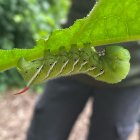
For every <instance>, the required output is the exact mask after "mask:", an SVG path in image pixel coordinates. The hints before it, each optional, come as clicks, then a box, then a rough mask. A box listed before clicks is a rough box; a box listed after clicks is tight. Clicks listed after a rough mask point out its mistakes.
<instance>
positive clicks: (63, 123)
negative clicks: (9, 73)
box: [27, 77, 140, 140]
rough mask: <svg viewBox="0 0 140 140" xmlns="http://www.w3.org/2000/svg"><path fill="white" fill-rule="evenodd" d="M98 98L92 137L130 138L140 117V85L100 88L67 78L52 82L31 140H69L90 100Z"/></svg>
mask: <svg viewBox="0 0 140 140" xmlns="http://www.w3.org/2000/svg"><path fill="white" fill-rule="evenodd" d="M89 98H94V104H93V115H92V117H91V120H90V121H91V123H90V124H91V126H90V130H89V136H88V138H87V139H88V140H127V138H128V136H129V134H130V132H131V131H132V130H133V127H134V124H135V122H136V121H137V119H138V112H139V107H140V87H131V88H105V89H99V88H96V87H93V86H89V85H85V84H83V83H81V82H78V81H77V80H75V79H74V78H73V77H64V78H59V79H55V80H51V81H49V82H48V84H47V86H46V90H45V92H44V94H42V95H41V97H40V98H39V100H38V102H37V104H36V106H35V110H34V114H33V118H32V122H31V125H30V127H29V130H28V135H27V140H67V138H68V136H69V133H70V131H71V128H72V126H73V125H74V123H75V121H76V119H77V117H78V115H79V114H80V113H81V111H82V110H83V108H84V106H85V104H86V102H87V100H88V99H89Z"/></svg>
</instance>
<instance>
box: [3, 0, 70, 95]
mask: <svg viewBox="0 0 140 140" xmlns="http://www.w3.org/2000/svg"><path fill="white" fill-rule="evenodd" d="M69 6H70V1H69V0H0V49H12V48H31V47H33V46H34V45H35V40H37V39H40V38H46V37H47V35H48V34H50V33H51V32H52V31H53V30H54V29H58V28H60V25H62V24H64V23H65V22H66V17H67V12H68V9H69ZM11 59H12V58H11ZM23 86H25V83H24V82H23V79H22V78H21V77H20V75H19V74H18V73H17V71H16V69H15V68H13V69H10V70H8V71H6V72H4V73H0V92H1V93H2V92H4V91H6V90H7V89H8V88H11V87H19V88H21V87H23ZM39 89H40V88H39V87H36V90H39ZM40 90H41V89H40Z"/></svg>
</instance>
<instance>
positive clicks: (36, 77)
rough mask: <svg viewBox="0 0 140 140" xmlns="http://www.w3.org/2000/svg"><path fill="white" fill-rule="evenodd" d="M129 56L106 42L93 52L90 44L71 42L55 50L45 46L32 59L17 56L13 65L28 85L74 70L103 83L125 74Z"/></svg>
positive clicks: (123, 76) (117, 78) (65, 74)
mask: <svg viewBox="0 0 140 140" xmlns="http://www.w3.org/2000/svg"><path fill="white" fill-rule="evenodd" d="M129 60H130V54H129V52H128V50H126V49H124V48H123V47H120V46H109V47H106V48H105V50H103V51H102V52H96V50H95V48H93V47H83V48H80V49H79V48H78V47H77V46H76V45H74V46H72V47H71V49H70V50H69V51H67V50H65V49H64V48H63V47H61V48H60V50H59V51H58V53H56V54H52V53H51V52H50V51H49V50H46V51H45V53H44V57H43V58H41V59H38V60H34V61H32V62H28V61H26V60H25V59H24V58H21V59H20V60H19V62H18V65H17V67H18V70H19V72H20V73H21V75H22V76H23V78H24V79H25V80H26V81H27V82H28V85H29V86H30V85H32V84H38V83H41V82H44V81H46V80H48V79H52V78H55V77H60V76H67V75H73V74H78V73H85V74H88V75H90V76H92V77H94V78H95V79H97V80H100V81H104V82H107V83H117V82H120V81H121V80H122V79H124V78H125V77H126V75H127V74H128V72H129V68H130V64H129Z"/></svg>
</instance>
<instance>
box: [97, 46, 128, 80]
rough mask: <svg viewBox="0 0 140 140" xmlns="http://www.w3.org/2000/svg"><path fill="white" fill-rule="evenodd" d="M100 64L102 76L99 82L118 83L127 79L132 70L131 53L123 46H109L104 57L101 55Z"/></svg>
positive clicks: (99, 77)
mask: <svg viewBox="0 0 140 140" xmlns="http://www.w3.org/2000/svg"><path fill="white" fill-rule="evenodd" d="M99 58H100V60H99V61H98V62H99V67H100V73H103V74H101V75H100V76H97V77H95V78H96V79H97V80H101V81H105V82H107V83H118V82H120V81H121V80H122V79H124V78H125V77H126V75H127V74H128V72H129V69H130V63H129V60H130V54H129V51H128V50H127V49H125V48H123V47H121V46H108V47H106V49H105V52H104V55H101V56H100V57H99Z"/></svg>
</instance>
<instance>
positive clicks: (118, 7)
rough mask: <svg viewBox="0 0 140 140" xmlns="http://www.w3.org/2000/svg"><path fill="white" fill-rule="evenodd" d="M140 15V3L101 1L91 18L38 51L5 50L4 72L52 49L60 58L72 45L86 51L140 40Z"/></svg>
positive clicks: (0, 67) (43, 43)
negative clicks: (23, 59)
mask: <svg viewBox="0 0 140 140" xmlns="http://www.w3.org/2000/svg"><path fill="white" fill-rule="evenodd" d="M139 13H140V0H137V1H133V0H108V1H106V0H100V1H98V2H97V3H96V5H95V7H94V8H93V10H92V11H91V12H90V14H89V15H88V16H87V17H85V18H83V19H81V20H77V21H76V22H75V24H74V25H73V26H71V27H70V28H67V29H63V30H56V31H54V32H53V33H52V34H51V35H50V36H49V38H48V39H46V40H39V42H38V44H37V46H36V47H35V48H33V49H30V50H24V49H20V50H11V51H3V50H1V52H0V54H1V60H0V70H1V71H2V70H5V69H8V68H10V67H14V66H16V65H17V62H18V60H19V59H20V58H21V57H24V58H25V59H26V60H30V61H31V60H34V59H38V58H40V57H43V53H44V50H48V49H49V50H50V51H51V52H52V53H55V54H57V53H58V51H59V49H60V47H62V46H63V47H65V48H66V50H69V49H70V47H71V45H72V44H76V45H77V46H78V48H82V47H84V44H87V43H88V44H90V46H89V47H91V46H98V45H103V44H111V43H113V44H114V43H118V42H125V41H132V40H138V39H140V28H139V26H140V17H139ZM114 47H115V46H114ZM7 56H9V57H10V58H12V59H10V60H9V59H8V58H7Z"/></svg>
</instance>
